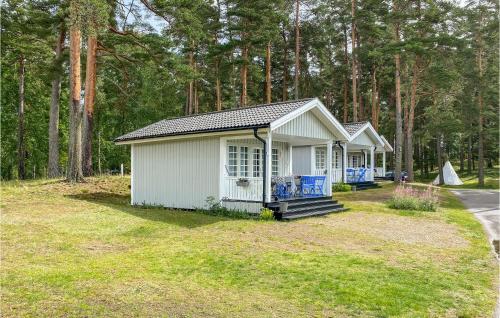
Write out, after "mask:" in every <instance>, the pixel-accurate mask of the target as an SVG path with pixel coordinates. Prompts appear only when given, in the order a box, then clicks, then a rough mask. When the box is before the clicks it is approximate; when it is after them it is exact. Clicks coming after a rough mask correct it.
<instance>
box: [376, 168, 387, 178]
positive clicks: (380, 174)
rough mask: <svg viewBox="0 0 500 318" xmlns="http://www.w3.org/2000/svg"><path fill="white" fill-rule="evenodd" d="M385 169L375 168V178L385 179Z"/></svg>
mask: <svg viewBox="0 0 500 318" xmlns="http://www.w3.org/2000/svg"><path fill="white" fill-rule="evenodd" d="M384 176H385V173H384V168H383V167H375V177H384Z"/></svg>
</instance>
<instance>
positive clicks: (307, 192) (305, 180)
mask: <svg viewBox="0 0 500 318" xmlns="http://www.w3.org/2000/svg"><path fill="white" fill-rule="evenodd" d="M325 180H326V177H325V176H302V178H301V179H300V183H301V195H302V196H316V195H323V187H324V184H325Z"/></svg>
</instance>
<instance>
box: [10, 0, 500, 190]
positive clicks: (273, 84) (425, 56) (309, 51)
mask: <svg viewBox="0 0 500 318" xmlns="http://www.w3.org/2000/svg"><path fill="white" fill-rule="evenodd" d="M498 15H499V6H498V2H497V1H488V0H482V1H466V2H465V3H464V2H463V1H462V2H454V1H444V0H435V1H432V0H415V1H407V0H393V1H383V0H364V1H359V0H358V1H356V0H350V1H346V0H300V1H298V0H293V1H292V0H277V1H266V0H254V1H245V0H211V1H207V0H114V1H112V0H108V1H104V0H102V1H101V0H69V1H60V0H59V1H58V0H32V1H23V0H6V1H3V3H2V5H1V107H2V111H1V143H2V144H1V146H2V149H1V150H2V151H1V177H2V179H3V180H6V179H16V178H18V179H25V178H34V177H60V176H66V177H67V179H69V180H72V181H79V180H81V179H82V178H83V177H84V176H89V175H92V174H100V173H108V172H110V171H112V170H116V169H119V166H120V164H121V163H125V165H126V166H127V167H128V166H129V164H130V155H129V149H128V148H127V147H123V146H115V145H114V144H113V139H114V138H116V137H117V136H119V135H122V134H124V133H126V132H129V131H132V130H134V129H137V128H140V127H142V126H145V125H147V124H150V123H152V122H155V121H157V120H160V119H165V118H170V117H176V116H182V115H186V114H196V113H203V112H209V111H216V110H223V109H230V108H235V107H246V106H251V105H255V104H262V103H269V102H277V101H282V100H291V99H300V98H305V97H318V98H320V100H321V101H322V102H323V103H324V104H325V106H326V107H327V108H328V109H330V110H331V112H332V113H333V114H334V115H335V116H336V117H337V118H338V119H339V121H342V122H352V121H364V120H369V121H371V122H372V124H373V125H374V127H376V129H378V130H379V132H380V133H381V134H382V135H384V136H386V138H387V139H388V140H389V141H390V143H391V144H393V145H394V146H395V147H394V148H395V149H396V152H395V156H394V158H391V164H390V166H392V168H393V169H396V171H398V170H400V169H403V170H406V171H408V174H409V177H410V179H413V178H414V176H415V175H422V176H426V175H428V174H429V173H430V172H431V171H432V170H434V169H436V168H437V167H440V166H442V164H443V160H446V159H447V158H449V159H451V160H452V161H453V162H455V163H457V164H459V165H460V170H469V171H471V170H473V169H479V175H480V176H479V182H481V171H483V169H484V166H490V167H491V166H493V165H494V164H498V157H499V139H498V138H499V127H498V124H499V123H498V115H499V112H498V107H499V100H498V87H499V86H498V85H499V83H498V78H499V72H498V67H499V57H498V46H499V42H498V39H499V33H498V27H499V25H498Z"/></svg>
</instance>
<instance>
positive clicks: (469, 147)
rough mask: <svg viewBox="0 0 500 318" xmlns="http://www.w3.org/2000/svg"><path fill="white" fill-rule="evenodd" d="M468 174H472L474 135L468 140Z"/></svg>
mask: <svg viewBox="0 0 500 318" xmlns="http://www.w3.org/2000/svg"><path fill="white" fill-rule="evenodd" d="M471 130H472V127H471ZM467 174H469V175H470V174H472V135H470V134H469V138H467Z"/></svg>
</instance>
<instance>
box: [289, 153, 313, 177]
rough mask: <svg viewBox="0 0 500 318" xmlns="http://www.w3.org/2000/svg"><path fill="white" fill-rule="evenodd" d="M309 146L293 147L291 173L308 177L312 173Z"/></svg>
mask: <svg viewBox="0 0 500 318" xmlns="http://www.w3.org/2000/svg"><path fill="white" fill-rule="evenodd" d="M312 149H313V148H312V147H311V146H300V147H293V150H292V156H293V159H292V164H293V173H294V174H297V175H309V174H311V173H312V171H311V165H312V162H311V158H312V156H311V151H312Z"/></svg>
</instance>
